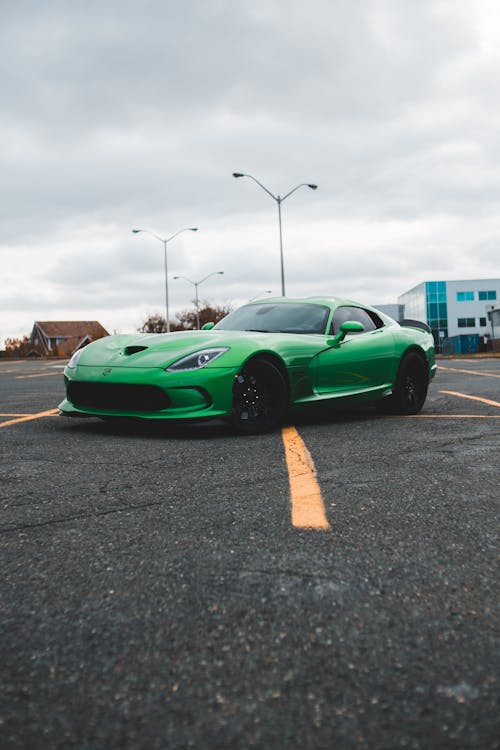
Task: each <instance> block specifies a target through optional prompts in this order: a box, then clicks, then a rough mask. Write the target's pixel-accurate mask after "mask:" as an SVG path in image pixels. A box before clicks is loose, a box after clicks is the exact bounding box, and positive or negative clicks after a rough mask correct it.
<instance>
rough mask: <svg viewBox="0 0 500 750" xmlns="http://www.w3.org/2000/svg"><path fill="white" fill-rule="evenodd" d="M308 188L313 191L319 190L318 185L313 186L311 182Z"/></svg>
mask: <svg viewBox="0 0 500 750" xmlns="http://www.w3.org/2000/svg"><path fill="white" fill-rule="evenodd" d="M307 187H310V188H311V190H317V189H318V186H317V185H312V184H310V183H309V182H308V183H307Z"/></svg>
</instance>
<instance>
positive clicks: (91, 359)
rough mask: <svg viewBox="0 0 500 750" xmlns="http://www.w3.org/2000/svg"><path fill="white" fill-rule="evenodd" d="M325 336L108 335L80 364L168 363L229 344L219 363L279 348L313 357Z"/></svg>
mask: <svg viewBox="0 0 500 750" xmlns="http://www.w3.org/2000/svg"><path fill="white" fill-rule="evenodd" d="M325 339H326V336H323V335H321V336H320V335H309V334H308V335H304V334H281V333H260V332H254V331H226V330H223V331H218V330H210V331H178V332H174V333H145V334H144V333H143V334H138V335H134V334H132V335H118V336H107V337H105V338H102V339H98V340H97V341H94V342H93V343H91V344H89V345H88V346H87V347H86V348H85V349H84V350H83V351H82V354H81V356H80V359H79V362H78V366H79V367H80V366H89V367H95V366H97V367H101V366H113V367H142V368H144V367H168V366H169V365H170V364H172V363H173V362H176V361H177V360H178V359H180V358H181V357H185V356H187V355H188V354H191V353H192V352H196V351H201V350H202V349H209V348H213V347H228V348H229V349H228V352H226V353H225V354H224V355H223V356H222V357H220V358H218V359H217V360H216V365H217V366H220V367H233V366H238V365H239V364H241V362H242V361H244V360H245V359H246V358H247V357H249V356H250V355H252V354H254V353H256V352H259V351H274V352H278V353H280V354H281V355H282V356H283V358H284V359H286V360H289V358H290V357H291V358H292V359H295V358H296V357H297V356H299V357H300V355H306V356H307V357H311V356H313V355H314V353H316V352H317V351H319V350H321V349H323V348H325V346H326V343H325ZM208 366H210V365H208ZM214 366H215V365H214Z"/></svg>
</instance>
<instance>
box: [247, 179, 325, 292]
mask: <svg viewBox="0 0 500 750" xmlns="http://www.w3.org/2000/svg"><path fill="white" fill-rule="evenodd" d="M233 177H249V178H250V179H251V180H253V181H254V182H256V183H257V185H259V187H261V188H262V190H265V192H266V193H267V194H268V195H270V196H271V198H272V199H273V200H275V201H276V203H277V204H278V223H279V232H280V263H281V296H282V297H284V296H285V266H284V262H283V233H282V229H281V204H282V203H283V201H284V200H286V199H287V198H288V197H289V196H290V195H292V193H295V191H296V190H298V189H299V188H301V187H308V188H311V190H317V189H318V186H317V185H314V184H313V183H311V182H301V183H300V184H299V185H296V186H295V187H294V188H292V190H289V192H288V193H287V194H286V195H283V196H281V195H274V193H271V191H270V190H268V189H267V188H266V186H265V185H263V184H262V182H259V180H257V179H256V178H255V177H253V176H252V175H251V174H245V173H244V172H233Z"/></svg>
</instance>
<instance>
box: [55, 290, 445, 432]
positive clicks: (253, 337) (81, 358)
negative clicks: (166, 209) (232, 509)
mask: <svg viewBox="0 0 500 750" xmlns="http://www.w3.org/2000/svg"><path fill="white" fill-rule="evenodd" d="M304 311H305V317H307V313H309V312H310V313H312V316H313V317H314V316H316V318H318V319H319V318H321V321H322V322H320V323H317V322H316V323H314V326H315V327H314V326H313V327H311V328H310V329H308V328H307V324H306V326H305V328H304V331H303V332H302V331H300V332H298V330H296V329H289V330H286V331H283V330H280V331H274V330H273V331H271V332H268V331H266V330H241V329H240V328H237V329H236V330H234V329H233V327H232V326H233V323H232V320H235V321H236V323H235V324H234V325H236V326H241V325H242V324H241V323H240V322H238V321H239V320H241V319H243V320H244V319H245V317H246V318H249V316H250V317H251V316H254V318H255V319H257V317H256V316H260V318H259V320H260V319H261V318H262V320H267V319H270V318H271V316H273V315H278V314H279V315H281V317H282V318H283V316H285V318H286V316H287V315H288V316H289V317H293V316H295V318H297V315H298V314H299V313H300V314H303V313H304ZM360 311H361V312H360ZM236 313H237V314H236ZM358 313H359V315H361V316H362V319H363V320H364V319H365V317H366V316H367V315H368V316H370V317H371V319H372V320H373V321H375V322H374V324H373V329H372V330H366V326H365V329H362V326H361V325H359V323H358V324H356V322H354V325H352V324H351V322H350V321H349V320H348V321H347V322H344V329H348V330H347V331H346V330H343V331H342V330H336V328H335V316H336V317H337V318H338V319H339V320H342V317H345V316H346V315H347V317H348V319H349V315H355V317H356V318H358V317H359V315H358ZM266 315H267V318H266ZM363 316H364V317H363ZM366 319H367V320H368V318H366ZM295 325H297V321H296V320H295ZM318 325H320V330H321V332H317V330H318V328H317V327H318ZM337 327H338V328H339V329H340V326H337ZM368 327H371V323H369V326H368ZM354 329H356V330H354ZM360 329H361V330H360ZM214 350H215V352H214ZM410 352H414V353H416V354H417V355H418V356H419V357H420V359H421V361H422V362H423V363H424V364H425V372H426V384H425V392H426V390H427V382H428V381H429V380H430V379H431V378H432V377H433V376H434V374H435V370H436V365H435V360H434V341H433V337H432V335H431V334H430V333H429V332H428V331H426V330H423V329H422V328H419V327H408V326H406V327H405V326H401V325H400V324H399V323H397V322H395V321H394V320H392V319H391V318H389V317H387V316H386V315H384V314H383V313H381V312H379V311H377V310H376V309H375V308H372V307H369V306H366V305H362V304H360V303H357V302H352V301H350V300H344V299H337V298H314V299H313V298H311V299H289V298H278V299H275V300H272V299H271V300H265V301H263V300H260V301H256V302H252V303H249V304H248V305H245V306H244V307H243V308H239V309H238V310H236V311H235V312H234V313H231V314H230V315H229V316H228V317H227V318H224V320H223V321H221V322H220V323H219V324H217V325H216V326H215V327H214V328H212V329H210V330H202V331H182V332H175V333H168V334H138V335H133V334H132V335H117V336H109V337H106V338H103V339H99V340H97V341H95V342H93V343H91V344H89V345H88V346H86V347H85V348H84V349H82V350H81V352H79V353H78V361H77V363H76V366H75V365H74V360H75V357H73V362H70V363H69V364H68V365H67V366H66V368H65V370H64V377H65V383H66V391H67V396H66V399H65V400H64V401H63V402H62V403H61V404H60V406H59V409H60V411H61V413H62V414H63V415H67V416H81V417H84V416H98V417H132V418H142V419H152V420H158V419H162V420H165V419H166V420H174V419H194V420H198V419H206V418H220V417H222V418H231V416H232V415H233V413H234V387H235V381H236V380H237V379H238V378H239V377H240V375H241V373H242V372H244V371H245V368H247V369H248V365H249V363H252V362H254V361H255V360H259V361H266V362H269V363H272V364H273V365H274V368H275V369H274V368H272V369H273V372H275V370H278V371H279V373H280V374H281V377H282V382H283V387H284V388H285V389H286V403H287V405H288V406H295V405H297V406H298V405H301V404H308V403H312V402H316V401H322V400H334V399H345V398H349V399H351V400H352V399H355V400H363V401H380V400H381V399H383V398H384V397H386V396H390V394H391V393H392V392H393V390H394V388H395V386H396V383H397V379H398V372H399V369H400V365H401V362H402V361H403V359H404V358H405V357H407V356H408V354H409V353H410ZM190 355H195V359H196V356H197V355H200V356H201V360H200V359H196V362H195V368H192V369H191V368H190V369H178V368H179V367H182V366H183V365H182V360H183V359H185V358H189V359H188V366H189V364H190V363H191V361H192V358H191V356H190ZM204 360H206V364H203V361H204ZM200 361H201V362H202V364H201V366H200ZM177 363H180V364H177ZM172 366H174V368H173V369H170V368H171V367H172ZM176 368H177V369H176ZM424 399H425V395H424Z"/></svg>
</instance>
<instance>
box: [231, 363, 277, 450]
mask: <svg viewBox="0 0 500 750" xmlns="http://www.w3.org/2000/svg"><path fill="white" fill-rule="evenodd" d="M287 403H288V394H287V385H286V382H285V379H284V377H283V375H282V374H281V372H280V371H279V370H278V368H277V367H276V366H275V365H274V364H273V363H272V362H268V361H267V360H264V359H254V360H252V361H250V362H248V363H247V364H246V365H245V367H244V368H243V370H242V371H241V373H240V374H239V375H237V376H236V378H235V381H234V386H233V413H232V417H231V423H232V425H233V427H234V428H235V429H236V431H237V432H239V433H242V434H246V435H255V434H258V433H262V432H269V431H270V430H273V429H274V428H275V427H277V426H278V425H279V424H280V423H281V421H282V420H283V417H284V415H285V412H286V408H287Z"/></svg>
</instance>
